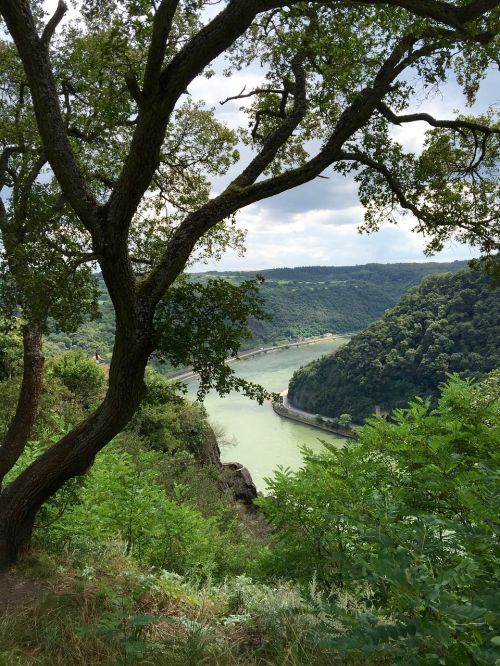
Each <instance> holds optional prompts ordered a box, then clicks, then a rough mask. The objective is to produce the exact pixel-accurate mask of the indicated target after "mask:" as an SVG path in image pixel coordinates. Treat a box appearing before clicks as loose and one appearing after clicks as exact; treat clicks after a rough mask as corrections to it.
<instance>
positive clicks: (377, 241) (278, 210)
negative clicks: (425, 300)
mask: <svg viewBox="0 0 500 666" xmlns="http://www.w3.org/2000/svg"><path fill="white" fill-rule="evenodd" d="M495 79H496V80H495ZM258 83H259V79H258V76H256V75H255V74H254V73H249V74H247V75H245V74H239V75H238V76H236V77H234V79H229V80H228V79H227V78H224V77H222V76H215V77H213V78H211V79H208V80H197V81H195V82H194V83H193V84H192V85H191V87H190V88H189V92H190V93H191V94H192V95H193V97H195V98H200V99H204V100H205V101H206V102H207V103H208V104H209V105H213V106H218V103H219V101H220V100H222V99H225V98H226V97H227V96H230V95H233V94H238V93H239V91H240V90H241V89H242V88H243V86H244V85H246V89H247V90H250V89H252V87H254V86H255V85H256V84H258ZM498 90H500V86H499V85H498V73H497V72H491V73H490V74H489V75H488V77H487V79H486V80H485V82H484V84H483V87H482V90H481V92H480V95H479V96H478V100H477V103H476V104H475V106H474V107H473V109H472V112H474V113H476V112H477V113H479V112H482V111H484V110H486V108H488V106H490V105H494V106H496V107H497V108H498V106H499V94H498ZM240 105H241V102H237V103H232V102H230V103H227V104H226V105H224V107H220V108H221V110H220V111H218V115H219V117H220V118H221V119H222V118H224V119H225V120H226V121H227V122H228V123H229V124H230V125H232V126H235V125H236V124H237V122H238V116H239V114H238V108H239V106H240ZM457 109H459V110H464V111H465V110H466V107H465V103H464V99H463V96H462V93H461V91H460V88H459V87H458V85H457V84H456V83H455V82H454V81H452V82H450V83H449V84H447V86H446V88H445V89H443V90H442V91H441V93H440V94H437V95H435V96H434V97H433V98H431V99H425V100H420V101H419V100H415V102H414V104H413V106H412V108H411V110H412V111H418V110H421V111H424V110H425V111H427V112H428V113H431V114H432V115H434V116H436V117H438V118H453V117H454V116H455V115H456V114H455V113H454V111H456V110H457ZM466 112H467V113H471V109H467V110H466ZM428 127H429V126H428V125H427V124H426V123H412V124H407V125H403V126H401V127H400V128H396V132H395V137H396V138H398V139H399V140H400V141H401V143H402V144H403V145H404V147H405V148H406V149H408V150H412V151H415V152H418V151H419V149H420V148H421V146H422V143H423V136H424V132H425V130H426V129H428ZM328 175H329V177H330V178H329V179H328V180H325V179H323V178H318V179H316V180H314V181H312V182H311V183H308V184H305V185H302V186H301V187H299V188H295V189H294V190H290V191H288V192H285V193H283V194H281V195H279V196H277V197H274V198H272V199H267V200H265V201H263V202H260V203H257V204H253V205H251V206H248V207H247V208H245V209H243V210H241V211H240V212H239V213H238V215H237V223H238V225H239V226H241V227H242V228H244V229H246V230H247V239H246V254H245V256H244V257H239V256H238V255H237V254H236V253H235V252H232V251H228V252H226V253H225V255H224V257H223V258H222V260H221V261H219V262H210V263H208V264H197V265H196V266H195V269H196V270H213V269H216V270H256V269H263V268H273V267H279V266H308V265H325V266H328V265H334V266H342V265H354V264H365V263H369V262H381V263H386V262H399V261H419V262H420V261H430V260H432V261H453V260H455V259H470V258H472V257H473V256H476V253H475V252H474V251H473V250H471V248H469V247H467V246H464V245H461V244H458V243H450V244H449V245H448V246H447V247H446V248H445V249H444V250H443V251H442V252H440V253H439V254H436V255H435V256H434V257H432V259H429V258H427V257H426V256H425V255H424V253H423V249H424V242H423V239H422V237H421V236H420V235H418V234H416V233H413V232H412V227H413V226H414V220H412V218H411V217H410V216H407V217H406V218H405V219H404V220H403V221H402V222H401V223H400V225H398V226H394V225H387V226H385V227H382V229H381V230H380V231H379V232H377V233H372V234H369V235H360V234H359V232H358V227H359V225H360V224H361V223H362V222H363V207H362V206H361V205H360V203H359V199H358V194H357V186H356V183H354V181H353V180H352V179H351V178H349V179H348V178H344V177H342V176H341V175H339V174H335V173H333V172H330V173H328Z"/></svg>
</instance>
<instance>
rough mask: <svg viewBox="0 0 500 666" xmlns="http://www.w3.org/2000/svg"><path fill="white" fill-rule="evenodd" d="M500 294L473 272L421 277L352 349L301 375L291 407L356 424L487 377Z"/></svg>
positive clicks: (498, 352) (499, 322) (494, 357)
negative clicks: (453, 379)
mask: <svg viewBox="0 0 500 666" xmlns="http://www.w3.org/2000/svg"><path fill="white" fill-rule="evenodd" d="M499 295H500V293H499V290H498V289H492V288H491V287H490V285H489V282H488V279H487V278H485V277H483V276H481V275H480V274H478V273H475V272H471V271H469V270H464V271H460V272H459V273H457V274H451V273H445V274H439V275H432V276H428V277H426V278H424V280H423V281H422V283H421V284H420V285H419V286H418V287H415V288H412V289H410V290H409V291H408V292H407V293H406V294H405V295H404V296H403V298H402V299H401V301H400V303H399V304H398V305H397V306H396V307H395V308H393V309H391V310H389V311H388V312H386V313H385V315H384V316H383V317H382V318H381V319H380V320H379V321H377V322H375V323H373V324H371V325H370V326H369V327H368V328H367V330H366V331H363V332H362V333H360V334H358V335H356V336H355V337H353V338H352V340H351V341H350V343H349V344H348V345H346V346H345V347H343V348H341V349H340V350H339V351H338V352H336V353H335V354H333V355H331V356H327V357H324V358H322V359H319V360H318V361H315V362H313V363H311V364H310V365H307V366H305V367H303V368H301V369H300V370H298V371H297V372H296V373H295V374H294V375H293V377H292V379H291V381H290V386H289V394H288V395H289V399H290V401H291V403H292V404H293V405H294V406H296V407H299V408H301V409H305V410H306V411H309V412H313V413H319V414H324V415H326V416H332V417H338V416H339V415H340V414H343V413H348V414H351V415H352V416H353V418H354V420H355V421H358V422H359V421H362V420H363V419H364V418H366V417H367V416H369V415H370V414H371V413H372V412H373V411H374V408H375V405H379V406H380V407H381V408H382V409H383V410H386V411H390V410H392V409H394V408H395V407H399V406H402V405H404V404H405V403H406V402H408V400H409V399H411V398H412V397H413V396H415V395H420V396H429V395H430V396H434V395H436V393H437V390H438V386H439V384H440V383H441V382H443V381H444V380H445V378H446V374H447V373H451V372H457V373H459V374H460V375H461V376H464V377H475V378H478V377H481V376H483V375H484V373H487V372H489V371H490V370H492V369H493V368H497V367H499V365H500V342H499V331H500V303H499Z"/></svg>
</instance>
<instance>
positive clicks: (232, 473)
mask: <svg viewBox="0 0 500 666" xmlns="http://www.w3.org/2000/svg"><path fill="white" fill-rule="evenodd" d="M200 463H201V464H205V465H206V464H209V465H214V466H215V467H217V468H218V469H219V470H220V482H219V483H220V487H221V489H222V490H225V491H228V492H230V493H231V494H232V495H233V498H234V500H235V501H237V502H242V503H243V504H244V505H245V506H246V507H248V508H250V507H252V509H253V500H254V499H255V498H256V497H257V488H256V487H255V484H254V482H253V480H252V476H251V474H250V472H249V471H248V469H247V468H246V467H244V466H243V465H240V464H239V463H237V462H230V463H223V462H222V461H221V459H220V448H219V444H218V442H217V438H216V436H215V433H214V431H213V430H212V428H210V427H208V428H207V435H206V437H205V441H204V446H203V449H202V453H201V459H200Z"/></svg>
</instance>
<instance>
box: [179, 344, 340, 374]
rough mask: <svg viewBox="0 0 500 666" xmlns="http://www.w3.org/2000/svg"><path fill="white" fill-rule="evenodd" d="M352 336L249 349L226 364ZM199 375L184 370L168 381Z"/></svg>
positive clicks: (231, 358)
mask: <svg viewBox="0 0 500 666" xmlns="http://www.w3.org/2000/svg"><path fill="white" fill-rule="evenodd" d="M351 335H352V333H351V334H349V333H345V334H340V333H338V334H332V335H328V336H327V337H324V336H322V335H321V336H317V337H313V338H305V339H304V340H299V341H298V342H286V343H283V344H282V345H272V346H271V347H259V348H258V349H257V348H255V349H249V350H248V351H245V352H242V353H241V354H239V355H238V356H234V357H230V358H227V359H226V361H225V362H226V363H227V364H228V365H229V364H230V363H236V362H237V361H241V360H242V359H244V358H251V357H252V356H258V355H259V354H272V353H274V352H278V351H280V350H281V349H290V348H291V347H304V346H305V345H314V344H317V343H318V342H324V341H327V340H337V339H338V338H349V337H350V336H351ZM197 376H198V373H197V372H195V371H194V370H183V371H182V372H179V373H177V374H173V375H166V377H167V379H172V380H175V381H182V380H184V379H193V378H194V377H197Z"/></svg>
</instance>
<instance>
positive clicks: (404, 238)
mask: <svg viewBox="0 0 500 666" xmlns="http://www.w3.org/2000/svg"><path fill="white" fill-rule="evenodd" d="M45 4H46V8H47V10H48V11H49V12H52V11H53V9H55V6H56V5H57V0H47V2H46V3H45ZM217 11H218V8H217V7H212V9H211V13H216V12H217ZM71 13H72V12H71ZM215 69H216V74H215V75H214V76H213V77H211V78H209V79H207V78H199V79H196V80H195V81H194V82H193V83H192V84H191V86H190V87H189V88H188V91H189V93H190V95H191V96H192V98H193V99H202V100H204V101H205V102H206V104H207V105H208V106H211V107H214V108H215V109H216V112H217V115H218V117H219V118H220V119H221V120H224V121H225V122H227V123H228V125H229V126H231V127H234V128H235V127H237V126H238V125H239V124H241V121H242V115H241V113H240V112H239V107H240V106H241V105H242V101H241V100H240V101H236V102H228V103H227V104H225V105H224V106H221V105H220V104H219V102H220V101H221V100H223V99H225V98H226V97H228V96H231V95H236V94H238V93H239V92H240V91H241V90H242V88H243V87H244V86H246V90H247V91H248V90H251V89H252V88H254V87H255V86H256V85H258V84H259V83H262V74H261V72H260V71H259V70H258V69H257V68H256V67H252V68H251V69H250V70H248V71H242V72H238V73H236V74H235V75H233V76H232V77H231V78H230V79H228V78H226V77H224V76H222V73H221V72H222V69H223V66H222V64H220V66H219V65H218V64H217V63H216V68H215ZM219 72H220V73H219ZM499 78H500V77H499V74H498V71H497V72H494V71H493V70H492V71H491V72H490V73H489V74H488V76H487V78H486V80H485V81H484V82H483V85H482V88H481V91H480V93H479V95H478V99H477V102H476V104H475V106H474V107H473V108H472V110H471V109H467V113H476V112H477V113H480V112H482V111H485V110H486V109H487V108H488V107H489V106H490V105H493V106H496V108H497V109H498V108H500V93H499V91H500V85H499ZM424 110H425V111H427V112H428V113H431V114H432V115H434V116H435V117H438V118H453V117H454V116H455V115H456V111H457V110H459V111H465V110H466V107H465V102H464V98H463V96H462V94H461V91H460V88H459V86H458V85H457V84H456V83H455V82H454V80H453V78H451V80H450V83H448V84H447V85H446V86H445V87H443V88H442V90H441V91H440V92H439V93H438V94H435V95H434V96H433V97H432V98H427V99H421V100H418V99H416V100H415V101H414V103H413V105H412V107H411V109H409V111H412V112H414V111H424ZM244 122H245V123H246V120H244ZM426 129H428V125H427V124H426V123H421V122H420V123H411V124H407V125H403V126H401V127H400V128H396V130H395V133H394V136H395V138H397V139H398V140H399V141H400V142H401V143H402V144H403V147H404V148H405V149H407V150H411V151H414V152H418V150H419V148H420V147H421V146H422V144H423V137H424V132H425V131H426ZM242 154H243V156H246V157H250V155H249V153H248V152H247V153H245V151H243V153H242ZM240 170H241V166H240V167H239V169H238V171H240ZM230 175H231V174H230ZM232 175H233V176H234V175H236V174H235V173H233V174H232ZM327 175H328V176H329V178H328V179H324V178H317V179H315V180H314V181H312V182H310V183H308V184H305V185H302V186H301V187H299V188H296V189H294V190H289V191H288V192H285V193H283V194H281V195H279V196H276V197H273V198H271V199H267V200H265V201H262V202H259V203H256V204H253V205H251V206H248V207H246V208H244V209H242V210H241V211H240V212H239V213H238V214H237V216H236V219H237V224H238V226H239V227H240V228H242V229H245V230H246V234H247V235H246V242H245V246H246V252H245V255H244V256H243V257H241V256H239V255H238V254H237V253H236V252H234V251H232V250H228V251H226V253H225V254H224V255H223V257H222V259H221V260H220V261H218V262H215V261H211V262H209V263H206V264H201V263H197V264H195V265H193V266H192V267H191V270H196V271H200V270H258V269H264V268H274V267H282V266H290V267H293V266H311V265H324V266H328V265H335V266H345V265H355V264H365V263H370V262H380V263H387V262H391V263H392V262H413V261H417V262H421V261H429V260H432V261H453V260H455V259H470V258H472V257H474V256H476V252H475V251H473V250H472V249H471V248H469V247H467V246H464V245H461V244H458V243H449V244H448V245H447V247H445V248H444V249H443V251H441V252H440V253H438V254H436V255H434V256H433V257H432V258H431V259H429V258H428V257H426V256H425V255H424V251H423V250H424V245H425V243H424V240H423V238H422V237H421V236H420V235H418V234H416V233H414V232H412V227H413V226H414V224H415V221H414V220H412V218H411V216H407V217H405V218H404V219H402V221H401V222H400V224H398V225H397V226H394V225H386V226H383V227H382V228H381V230H380V231H378V232H376V233H372V234H369V235H360V234H359V233H358V227H359V225H360V224H361V223H362V222H363V207H362V206H361V205H360V203H359V199H358V196H357V187H356V184H355V183H354V181H353V180H352V178H344V177H342V176H341V175H340V174H335V173H333V172H330V173H328V174H327ZM225 182H227V179H226V181H222V182H221V183H219V188H221V187H222V186H223V185H224V184H225ZM215 194H217V185H216V190H215Z"/></svg>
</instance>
